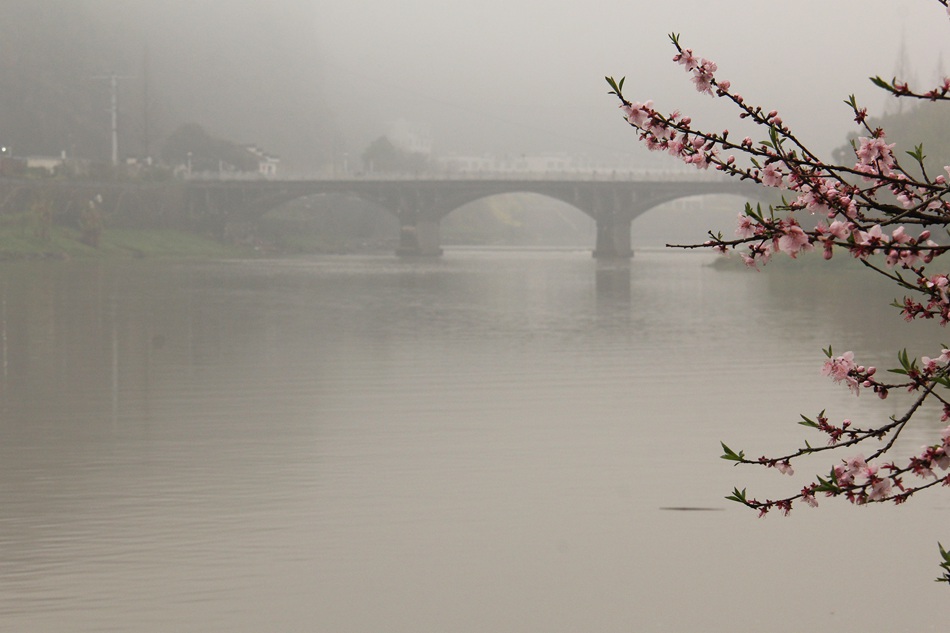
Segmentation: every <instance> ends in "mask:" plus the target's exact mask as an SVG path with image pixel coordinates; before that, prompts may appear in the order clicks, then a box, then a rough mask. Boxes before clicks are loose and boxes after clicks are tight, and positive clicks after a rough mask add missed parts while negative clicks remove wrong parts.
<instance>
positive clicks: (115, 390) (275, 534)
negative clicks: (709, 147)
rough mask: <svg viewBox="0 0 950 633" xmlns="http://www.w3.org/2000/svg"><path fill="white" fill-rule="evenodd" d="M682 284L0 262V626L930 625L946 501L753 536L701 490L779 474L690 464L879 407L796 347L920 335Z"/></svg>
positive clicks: (627, 628) (746, 524)
mask: <svg viewBox="0 0 950 633" xmlns="http://www.w3.org/2000/svg"><path fill="white" fill-rule="evenodd" d="M711 261H712V258H711V257H710V256H709V255H708V254H693V253H684V252H674V251H649V250H645V251H640V252H638V253H637V255H636V257H635V258H634V259H633V260H632V261H631V262H630V263H629V265H627V264H625V263H624V264H604V263H598V262H596V261H594V260H592V258H591V257H590V254H589V253H588V252H586V251H570V250H561V251H554V250H552V251H544V250H539V251H479V250H458V249H456V250H448V251H447V252H446V255H445V256H444V257H443V258H441V259H438V260H431V261H413V260H399V259H396V258H393V257H387V256H340V257H318V258H313V259H302V260H286V261H225V262H213V263H188V262H186V263H169V262H151V261H134V262H123V263H120V264H113V263H110V264H102V263H87V262H48V263H35V262H34V263H29V264H9V263H8V264H4V265H3V267H2V269H0V630H3V631H16V632H20V631H30V632H40V633H43V632H77V631H96V632H99V631H124V632H127V631H136V632H145V633H152V632H155V633H157V632H171V631H175V632H192V631H193V632H196V633H197V632H202V633H204V632H209V631H227V632H229V633H241V632H248V633H250V632H261V631H333V632H335V633H375V632H380V633H382V632H384V631H385V632H390V633H430V632H431V633H435V632H447V631H451V632H455V633H468V632H472V633H474V632H482V631H493V632H499V633H500V632H511V633H521V632H545V633H560V632H563V633H577V632H578V631H596V632H605V633H612V632H617V633H619V632H624V633H630V632H654V631H655V632H664V631H669V632H680V631H696V632H703V633H707V632H712V633H716V632H720V631H722V632H725V631H766V632H770V631H771V632H789V633H791V632H796V633H797V632H800V631H836V632H848V631H855V632H856V631H862V632H866V631H872V632H873V631H881V632H884V631H888V632H890V631H910V630H914V631H945V630H946V627H947V618H946V614H947V609H946V605H947V599H948V597H950V596H948V594H947V588H946V587H945V586H944V585H941V584H937V583H935V582H933V578H935V577H936V575H937V572H938V568H937V558H938V555H937V542H938V541H939V540H941V539H942V540H943V541H944V543H950V503H948V500H947V497H946V495H945V494H943V493H940V492H938V493H936V494H931V495H926V496H922V497H920V498H918V499H915V500H912V502H911V503H909V504H907V505H905V506H904V507H902V508H892V507H868V508H854V507H850V506H846V505H844V504H841V503H835V502H833V501H830V500H822V507H821V508H819V509H817V510H813V509H809V508H801V509H797V510H796V511H795V512H793V513H792V515H791V516H789V517H787V518H782V517H780V516H771V515H770V516H769V517H767V518H765V519H757V518H756V517H755V515H754V513H752V512H751V511H748V510H745V509H743V508H741V507H739V506H737V505H735V504H732V503H730V502H728V501H726V500H724V499H723V497H724V495H725V494H727V493H728V492H729V491H730V490H731V489H732V486H733V485H739V486H740V487H743V486H749V487H750V490H751V491H752V492H753V493H755V494H756V495H758V496H760V497H765V496H778V495H780V494H783V493H788V492H791V491H794V490H797V489H798V488H800V487H801V486H802V485H803V484H804V483H806V481H807V480H806V477H807V476H808V475H809V473H808V472H804V471H806V470H807V468H801V467H800V468H799V470H800V471H801V472H800V473H799V474H798V475H796V476H795V477H793V478H789V477H783V476H781V475H779V474H777V473H775V472H774V471H772V472H758V471H757V470H753V471H747V470H742V469H736V468H733V467H731V466H730V465H729V464H727V463H726V462H724V461H722V460H720V459H719V458H718V456H719V453H720V451H719V445H718V443H719V441H720V440H725V441H727V443H729V444H731V445H733V446H734V447H735V448H745V449H746V450H747V451H748V452H749V453H752V454H762V453H778V452H780V451H781V450H783V449H787V448H791V447H793V446H795V445H797V443H798V442H800V441H801V440H802V439H803V438H808V437H809V436H808V434H807V430H806V429H804V428H803V427H800V426H798V425H796V424H795V421H796V420H797V419H798V414H799V413H807V414H815V413H817V412H818V411H819V410H821V409H822V408H826V407H827V408H828V410H829V413H830V414H831V417H832V419H841V418H844V417H849V416H851V417H855V418H861V417H862V416H863V417H864V418H868V417H869V416H873V415H878V416H879V415H882V414H883V415H887V414H890V413H893V412H896V411H898V410H899V404H900V402H899V400H900V398H899V397H897V396H895V397H894V398H893V399H889V400H888V401H887V402H884V403H882V402H881V401H878V400H876V399H875V398H873V397H869V394H868V395H865V396H862V397H860V398H857V399H855V398H853V397H851V396H849V395H848V394H847V392H846V391H843V390H842V389H840V388H838V387H836V386H835V385H833V384H831V383H830V382H829V381H828V380H827V379H825V378H823V377H821V376H820V375H819V372H818V369H819V367H820V365H821V362H822V360H823V357H822V354H821V349H822V348H823V347H825V346H827V345H828V344H830V343H833V344H834V345H835V349H836V350H838V351H844V350H845V349H855V351H856V352H857V353H858V356H859V358H860V359H861V360H864V361H866V362H869V363H874V364H877V365H879V366H882V367H889V366H892V365H893V364H894V363H893V361H892V360H891V359H892V358H893V354H894V351H895V350H896V349H897V348H899V347H900V346H902V345H909V347H910V348H911V352H912V353H931V352H933V351H934V349H935V348H936V345H937V343H938V342H939V341H940V340H942V339H941V336H944V338H947V337H946V336H945V335H944V334H943V333H942V332H940V331H937V332H936V333H935V331H934V328H933V327H931V326H912V327H908V326H904V325H902V322H901V321H900V320H899V318H898V317H897V315H896V312H895V311H894V310H893V309H892V308H888V307H887V306H886V303H887V302H888V301H889V298H890V296H889V295H887V296H885V297H884V300H883V301H882V300H881V299H880V297H879V296H878V295H876V294H875V290H880V289H881V286H880V285H875V284H874V283H869V282H865V281H862V279H864V277H863V276H862V275H858V274H855V273H854V271H853V270H847V269H846V270H837V271H823V272H821V274H819V269H817V268H813V267H809V266H806V267H805V268H804V269H800V270H799V269H794V270H774V271H772V272H770V273H768V274H756V273H752V272H746V271H742V270H731V269H730V270H725V269H718V268H714V267H711V266H709V264H710V262H711ZM822 270H823V269H822ZM884 288H886V286H885V287H884ZM885 292H889V291H885ZM939 428H941V424H940V423H939V422H938V421H934V422H933V423H931V424H930V425H929V426H926V425H925V428H921V429H916V430H913V431H911V432H909V434H908V436H907V438H906V439H905V440H904V441H903V442H902V449H903V450H913V449H914V448H916V447H917V446H918V445H920V444H922V443H923V442H925V441H929V440H930V439H931V436H930V435H929V434H932V433H934V432H935V431H936V430H937V429H939ZM812 439H813V441H820V439H817V438H812ZM827 467H828V462H827V461H826V460H818V461H817V462H816V463H815V464H814V470H815V471H818V472H822V473H823V472H826V471H827ZM682 508H690V509H689V510H683V509H682Z"/></svg>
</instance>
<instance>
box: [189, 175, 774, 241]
mask: <svg viewBox="0 0 950 633" xmlns="http://www.w3.org/2000/svg"><path fill="white" fill-rule="evenodd" d="M328 193H337V194H349V195H355V196H358V197H360V198H362V199H364V200H368V201H370V202H373V203H375V204H378V205H379V206H381V207H383V208H385V209H386V210H388V211H389V212H390V213H392V214H394V215H395V216H396V217H397V218H398V219H399V225H400V232H399V247H398V249H397V253H398V254H400V255H410V256H413V255H415V256H431V255H440V254H441V253H442V247H441V239H440V231H439V224H440V222H441V221H442V219H443V218H444V217H446V216H447V215H449V214H450V213H452V211H454V210H455V209H458V208H459V207H461V206H463V205H465V204H468V203H470V202H474V201H476V200H479V199H481V198H487V197H490V196H495V195H499V194H509V193H535V194H540V195H543V196H547V197H550V198H554V199H556V200H560V201H562V202H565V203H567V204H569V205H571V206H574V207H575V208H577V209H578V210H580V211H582V212H583V213H585V214H586V215H588V216H590V217H591V218H593V220H594V222H595V223H596V226H597V243H596V245H595V246H594V251H593V255H594V257H597V258H624V257H626V258H629V257H630V256H631V255H632V254H633V251H632V249H631V246H630V226H631V223H632V222H633V220H634V219H635V218H636V217H638V216H640V215H642V214H643V213H646V212H647V211H649V210H650V209H652V208H653V207H656V206H658V205H660V204H663V203H666V202H671V201H673V200H676V199H679V198H686V197H691V196H699V195H707V194H733V195H740V196H746V197H761V196H762V188H761V187H757V186H755V185H753V184H751V183H744V182H739V181H736V180H731V179H728V178H695V177H694V178H688V177H687V178H682V177H681V178H679V179H673V178H655V177H654V178H648V179H639V180H634V179H630V180H620V179H610V180H598V179H580V178H552V177H545V178H541V177H536V178H517V177H514V178H512V177H509V178H478V179H476V178H438V179H436V178H431V179H429V178H418V179H409V178H406V179H371V178H351V179H340V180H306V181H303V180H301V181H292V180H267V181H189V183H188V185H187V200H188V204H189V205H190V207H189V210H190V212H191V213H199V214H200V213H207V214H211V215H222V214H223V215H230V214H234V213H236V212H243V213H245V214H248V213H249V214H251V215H252V216H253V215H254V214H257V215H260V214H263V213H265V212H266V211H268V210H270V209H273V208H275V207H277V206H279V205H281V204H284V203H286V202H290V201H291V200H294V199H297V198H301V197H306V196H312V195H317V194H328Z"/></svg>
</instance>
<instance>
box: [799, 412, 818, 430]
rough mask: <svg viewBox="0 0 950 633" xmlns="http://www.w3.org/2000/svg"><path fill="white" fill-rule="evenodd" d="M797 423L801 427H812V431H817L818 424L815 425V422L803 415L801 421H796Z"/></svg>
mask: <svg viewBox="0 0 950 633" xmlns="http://www.w3.org/2000/svg"><path fill="white" fill-rule="evenodd" d="M798 423H799V424H801V425H802V426H810V427H812V428H813V429H817V428H818V423H817V422H815V421H814V420H812V419H811V418H807V417H805V416H804V415H803V416H802V419H801V420H799V421H798Z"/></svg>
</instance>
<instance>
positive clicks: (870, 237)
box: [855, 224, 889, 246]
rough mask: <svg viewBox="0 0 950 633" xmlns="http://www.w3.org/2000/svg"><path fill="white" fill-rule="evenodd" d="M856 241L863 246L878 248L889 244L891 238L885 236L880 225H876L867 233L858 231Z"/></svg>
mask: <svg viewBox="0 0 950 633" xmlns="http://www.w3.org/2000/svg"><path fill="white" fill-rule="evenodd" d="M855 239H856V240H857V242H858V244H860V245H861V246H878V245H881V244H887V242H888V240H889V238H888V237H887V236H886V235H884V232H883V230H882V229H881V225H880V224H875V225H874V226H872V227H871V228H870V229H869V230H867V231H858V234H857V235H856V236H855Z"/></svg>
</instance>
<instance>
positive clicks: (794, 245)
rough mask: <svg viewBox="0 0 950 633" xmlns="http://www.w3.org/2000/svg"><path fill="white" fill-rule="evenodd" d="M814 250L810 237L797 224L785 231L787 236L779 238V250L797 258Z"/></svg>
mask: <svg viewBox="0 0 950 633" xmlns="http://www.w3.org/2000/svg"><path fill="white" fill-rule="evenodd" d="M811 249H812V245H811V242H809V241H808V235H807V234H806V233H805V231H803V230H802V227H800V226H798V225H797V224H791V225H790V226H789V227H788V228H786V229H785V234H784V235H782V236H781V237H780V238H778V250H780V251H782V252H784V253H788V254H789V255H791V256H792V257H797V256H798V254H799V253H801V252H803V251H808V250H811Z"/></svg>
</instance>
